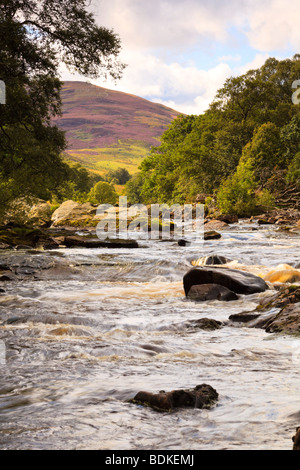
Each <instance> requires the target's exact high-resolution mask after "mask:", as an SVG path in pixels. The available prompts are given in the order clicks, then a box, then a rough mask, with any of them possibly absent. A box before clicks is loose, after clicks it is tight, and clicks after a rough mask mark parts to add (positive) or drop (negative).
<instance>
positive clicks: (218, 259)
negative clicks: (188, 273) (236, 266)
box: [192, 255, 232, 266]
mask: <svg viewBox="0 0 300 470" xmlns="http://www.w3.org/2000/svg"><path fill="white" fill-rule="evenodd" d="M231 261H232V260H231V259H229V258H226V257H225V256H219V255H210V256H203V257H202V258H199V259H197V260H195V261H192V265H193V266H211V265H214V266H216V265H219V264H227V263H230V262H231Z"/></svg>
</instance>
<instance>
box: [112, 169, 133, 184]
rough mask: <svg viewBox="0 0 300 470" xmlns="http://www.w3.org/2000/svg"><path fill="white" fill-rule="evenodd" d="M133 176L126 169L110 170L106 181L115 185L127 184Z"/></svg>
mask: <svg viewBox="0 0 300 470" xmlns="http://www.w3.org/2000/svg"><path fill="white" fill-rule="evenodd" d="M130 178H131V175H130V173H129V171H128V170H126V168H117V169H116V170H109V172H108V173H107V175H106V179H107V181H108V182H109V183H111V182H114V184H122V185H123V184H126V183H127V181H129V180H130Z"/></svg>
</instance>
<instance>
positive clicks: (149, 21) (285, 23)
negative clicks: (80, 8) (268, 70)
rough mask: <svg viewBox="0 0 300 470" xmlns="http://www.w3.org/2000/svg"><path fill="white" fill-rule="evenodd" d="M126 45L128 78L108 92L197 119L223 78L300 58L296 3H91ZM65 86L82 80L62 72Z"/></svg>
mask: <svg viewBox="0 0 300 470" xmlns="http://www.w3.org/2000/svg"><path fill="white" fill-rule="evenodd" d="M91 8H92V11H93V12H94V13H95V14H96V17H97V21H98V23H99V24H100V25H103V26H106V27H109V28H112V29H114V31H115V32H116V33H117V34H118V35H119V36H120V38H121V41H122V54H121V60H122V61H124V62H125V63H126V64H128V66H127V68H126V70H125V71H124V76H123V78H122V79H121V80H120V81H119V82H118V83H117V84H114V83H113V82H111V81H107V82H105V81H103V80H93V83H95V84H98V85H100V86H104V87H107V88H112V89H117V90H120V91H124V92H127V93H132V94H135V95H138V96H141V97H144V98H147V99H149V100H151V101H156V102H160V103H164V104H166V105H167V106H170V107H172V108H174V109H176V110H178V111H181V112H183V113H189V114H191V113H193V114H200V113H202V112H204V111H205V110H206V109H207V107H208V105H209V104H210V102H211V101H212V100H213V98H214V96H215V93H216V91H217V90H218V88H220V87H221V86H222V85H223V83H224V81H225V80H226V78H228V77H230V76H232V75H239V74H241V73H245V72H246V71H247V70H249V69H250V68H258V67H260V66H261V65H262V64H263V63H264V61H265V60H266V59H267V58H268V57H277V58H278V59H283V58H288V57H292V56H293V54H296V53H298V52H300V27H299V20H300V1H299V0H289V1H288V2H287V1H286V0H285V1H284V0H226V1H224V0H210V1H204V0H151V1H145V0H94V1H93V3H92V6H91ZM63 78H64V79H81V80H85V78H84V77H81V78H80V77H78V76H72V75H70V74H69V73H67V72H64V73H63Z"/></svg>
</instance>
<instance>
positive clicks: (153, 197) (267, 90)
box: [128, 55, 300, 214]
mask: <svg viewBox="0 0 300 470" xmlns="http://www.w3.org/2000/svg"><path fill="white" fill-rule="evenodd" d="M299 77H300V55H295V56H294V57H293V58H292V59H286V60H282V61H278V60H276V59H273V58H270V59H268V60H267V61H266V62H265V64H264V65H263V66H262V67H261V68H260V69H257V70H250V71H248V72H247V73H246V74H244V75H241V76H240V77H231V78H229V79H228V80H226V82H225V83H224V86H223V87H222V88H221V89H220V90H219V91H218V92H217V94H216V97H215V99H214V100H213V102H212V103H211V105H210V107H209V109H208V110H207V111H206V112H205V113H204V114H202V115H199V116H184V115H182V116H179V117H178V118H176V119H175V120H174V121H173V122H172V123H171V126H170V127H169V129H168V130H167V131H166V132H165V133H164V134H163V136H162V140H161V145H160V146H158V147H153V148H152V150H151V152H150V155H149V156H148V157H147V158H146V159H145V160H144V161H143V162H142V164H141V166H140V176H139V178H138V177H137V176H136V177H135V182H136V183H138V184H136V185H133V186H131V185H129V186H128V190H129V193H130V191H132V189H134V190H135V192H136V191H137V190H138V191H139V199H140V200H141V202H144V203H152V202H160V203H163V202H165V203H183V202H192V201H195V199H196V196H197V195H198V194H201V193H202V194H203V193H204V194H211V195H212V194H217V193H218V191H219V190H220V191H219V195H218V196H219V200H220V204H219V208H221V209H222V210H225V208H227V209H228V207H231V208H232V207H235V208H236V210H239V212H240V213H243V214H245V213H246V212H248V213H249V212H251V210H252V209H253V207H254V205H255V203H256V202H255V201H256V200H254V199H253V198H256V199H257V195H258V194H260V200H264V201H270V200H271V199H272V192H273V191H275V189H276V185H277V182H278V181H279V179H280V181H281V184H282V182H284V181H285V183H284V184H287V179H286V178H287V177H288V178H289V180H293V175H292V173H293V171H295V172H298V171H299V151H300V105H299V104H294V103H293V101H292V95H293V92H294V90H293V88H292V85H293V82H294V81H295V80H297V79H299ZM296 155H297V157H296ZM277 172H278V175H280V177H278V178H276V177H275V175H276V174H277ZM287 172H288V176H287ZM297 174H298V173H297ZM277 189H278V188H277ZM277 189H276V191H277ZM134 197H135V199H137V194H136V193H135V196H134ZM227 202H230V204H227ZM253 204H254V205H253ZM243 205H244V206H247V210H244V209H243V207H242V206H243Z"/></svg>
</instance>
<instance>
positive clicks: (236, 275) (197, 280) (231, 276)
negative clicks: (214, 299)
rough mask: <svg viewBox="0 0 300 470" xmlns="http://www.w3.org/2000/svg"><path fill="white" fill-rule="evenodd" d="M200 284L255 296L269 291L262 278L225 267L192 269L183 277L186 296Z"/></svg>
mask: <svg viewBox="0 0 300 470" xmlns="http://www.w3.org/2000/svg"><path fill="white" fill-rule="evenodd" d="M199 284H219V285H221V286H224V287H227V289H229V290H231V291H232V292H235V293H236V294H244V295H249V294H255V293H259V292H264V291H265V290H267V289H268V285H267V284H266V282H265V281H264V280H263V279H261V278H260V277H258V276H256V275H254V274H251V273H248V272H245V271H239V270H236V269H229V268H225V267H217V268H207V267H197V268H192V269H191V270H190V271H188V272H187V273H186V274H185V276H184V277H183V286H184V291H185V295H186V296H188V294H189V291H190V289H191V287H192V286H194V285H199Z"/></svg>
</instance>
